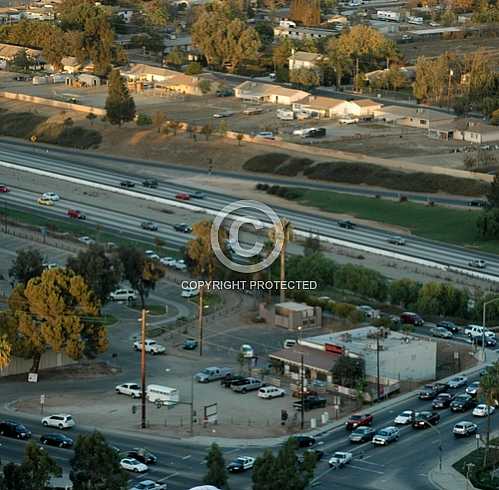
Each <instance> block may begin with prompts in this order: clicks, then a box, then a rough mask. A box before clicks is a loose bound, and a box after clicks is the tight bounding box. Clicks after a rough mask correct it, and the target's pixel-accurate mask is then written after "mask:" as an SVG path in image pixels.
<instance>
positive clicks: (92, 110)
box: [0, 91, 106, 116]
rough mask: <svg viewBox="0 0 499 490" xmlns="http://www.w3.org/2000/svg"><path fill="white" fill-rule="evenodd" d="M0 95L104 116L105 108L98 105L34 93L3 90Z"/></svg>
mask: <svg viewBox="0 0 499 490" xmlns="http://www.w3.org/2000/svg"><path fill="white" fill-rule="evenodd" d="M0 97H5V98H6V99H14V100H20V101H22V102H31V103H32V104H40V105H48V106H50V107H58V108H60V109H66V110H68V111H76V112H84V113H86V114H89V113H93V114H95V115H96V116H105V115H106V110H105V109H101V108H99V107H92V106H87V105H80V104H71V103H69V102H62V101H59V100H52V99H45V98H43V97H37V96H35V95H26V94H18V93H15V92H4V91H0Z"/></svg>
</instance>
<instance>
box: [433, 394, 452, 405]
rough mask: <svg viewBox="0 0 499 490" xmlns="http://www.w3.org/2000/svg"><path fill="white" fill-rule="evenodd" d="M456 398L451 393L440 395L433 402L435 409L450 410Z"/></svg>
mask: <svg viewBox="0 0 499 490" xmlns="http://www.w3.org/2000/svg"><path fill="white" fill-rule="evenodd" d="M452 400H454V396H453V395H451V394H450V393H440V395H438V396H437V397H436V398H435V399H434V400H433V402H432V404H431V406H432V407H433V408H449V406H450V404H451V402H452Z"/></svg>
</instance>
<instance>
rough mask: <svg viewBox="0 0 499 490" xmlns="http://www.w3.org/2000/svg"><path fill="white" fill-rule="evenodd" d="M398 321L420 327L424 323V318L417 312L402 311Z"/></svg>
mask: <svg viewBox="0 0 499 490" xmlns="http://www.w3.org/2000/svg"><path fill="white" fill-rule="evenodd" d="M400 323H405V324H407V325H414V326H415V327H422V326H423V325H424V320H423V319H422V318H421V317H420V316H419V315H418V314H417V313H412V312H410V311H404V313H402V314H401V315H400Z"/></svg>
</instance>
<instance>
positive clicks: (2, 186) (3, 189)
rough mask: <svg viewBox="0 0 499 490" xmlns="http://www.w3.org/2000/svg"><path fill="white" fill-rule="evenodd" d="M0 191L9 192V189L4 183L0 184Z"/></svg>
mask: <svg viewBox="0 0 499 490" xmlns="http://www.w3.org/2000/svg"><path fill="white" fill-rule="evenodd" d="M0 192H10V189H9V188H8V187H7V186H6V185H0Z"/></svg>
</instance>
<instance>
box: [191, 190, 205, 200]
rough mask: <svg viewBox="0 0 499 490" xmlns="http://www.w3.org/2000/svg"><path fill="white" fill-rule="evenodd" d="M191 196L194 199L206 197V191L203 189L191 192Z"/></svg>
mask: <svg viewBox="0 0 499 490" xmlns="http://www.w3.org/2000/svg"><path fill="white" fill-rule="evenodd" d="M191 197H192V198H193V199H204V192H201V191H194V192H191Z"/></svg>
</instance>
